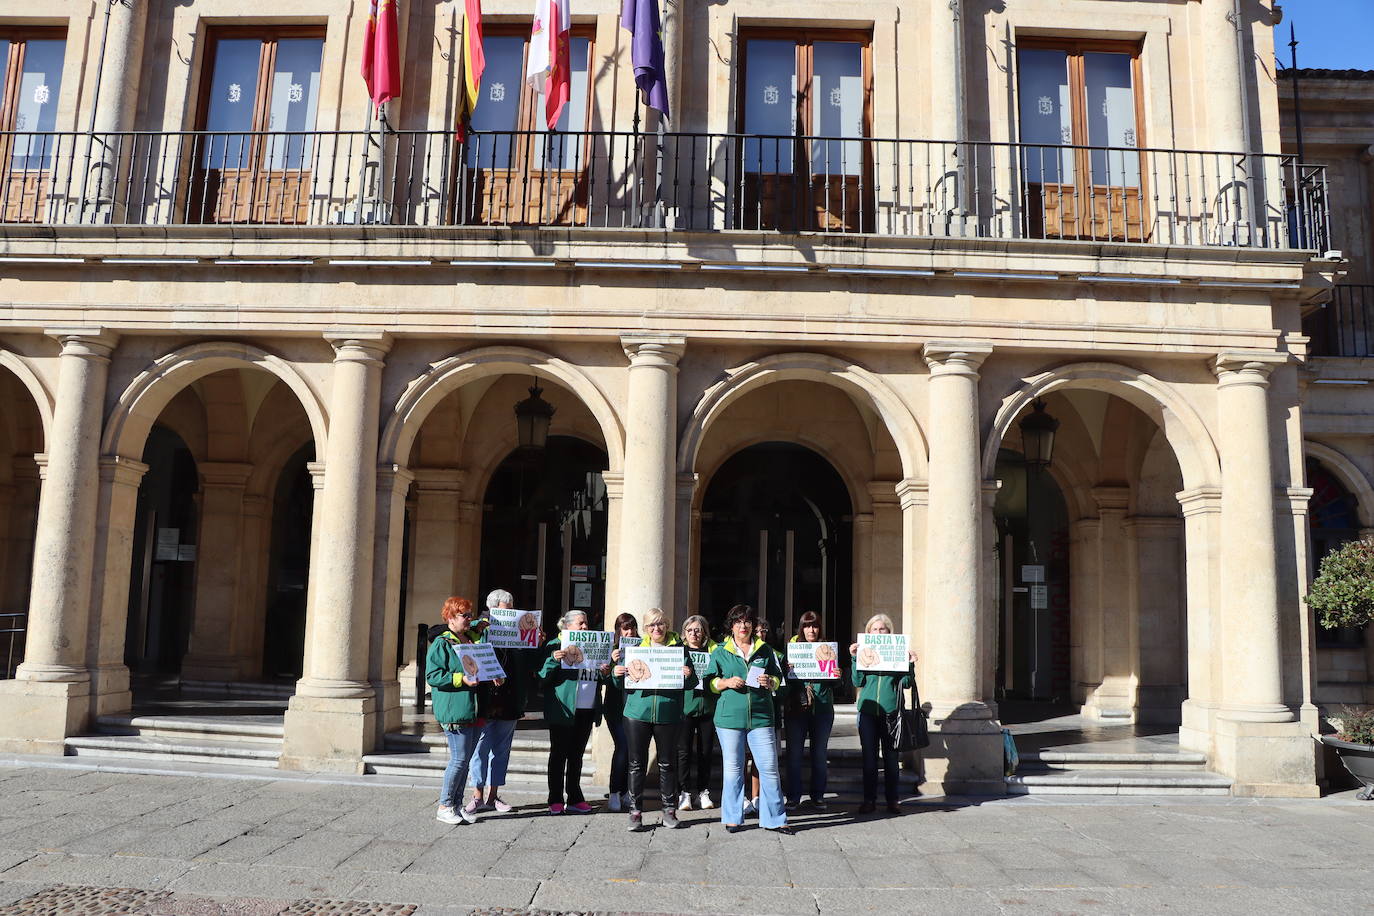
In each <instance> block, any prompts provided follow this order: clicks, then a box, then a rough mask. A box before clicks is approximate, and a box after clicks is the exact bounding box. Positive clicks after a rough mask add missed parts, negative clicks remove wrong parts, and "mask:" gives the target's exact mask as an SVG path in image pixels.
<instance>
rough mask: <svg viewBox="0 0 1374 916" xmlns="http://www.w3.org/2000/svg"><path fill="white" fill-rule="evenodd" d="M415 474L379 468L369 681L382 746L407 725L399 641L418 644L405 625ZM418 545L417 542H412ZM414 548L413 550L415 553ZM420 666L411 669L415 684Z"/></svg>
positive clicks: (397, 466) (385, 466) (397, 467)
mask: <svg viewBox="0 0 1374 916" xmlns="http://www.w3.org/2000/svg"><path fill="white" fill-rule="evenodd" d="M414 479H415V476H414V475H413V474H411V473H410V472H409V471H407V470H406V469H405V468H403V467H401V466H400V465H395V464H392V465H383V466H380V467H378V468H377V523H376V541H375V543H374V545H373V551H372V555H373V567H372V568H373V572H372V632H371V637H370V639H369V640H368V643H369V645H370V646H371V657H370V658H369V661H368V671H367V676H368V680H369V681H370V682H371V683H372V691H373V694H374V695H375V696H376V698H377V711H378V715H377V720H376V728H377V734H376V737H375V739H374V740H375V742H376V744H377V745H380V744H381V742H382V739H383V738H384V737H385V735H386V733H387V732H388V731H393V730H395V729H398V728H400V727H401V721H402V709H401V687H402V684H401V680H400V675H398V674H397V670H396V659H397V649H398V648H399V647H398V645H397V641H398V640H403V641H404V642H403V643H402V645H406V646H414V645H415V634H414V632H413V631H409V630H405V629H403V628H402V627H401V562H402V556H401V553H402V548H403V546H404V543H405V514H406V494H407V493H408V491H409V490H410V484H411V481H413V480H414ZM412 546H413V545H412ZM413 553H414V551H413V550H412V554H413ZM415 672H416V666H415V665H414V664H412V665H411V666H410V670H409V671H408V672H405V674H408V675H409V677H410V680H409V682H408V683H410V684H414V683H415Z"/></svg>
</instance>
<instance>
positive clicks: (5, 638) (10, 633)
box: [0, 611, 29, 680]
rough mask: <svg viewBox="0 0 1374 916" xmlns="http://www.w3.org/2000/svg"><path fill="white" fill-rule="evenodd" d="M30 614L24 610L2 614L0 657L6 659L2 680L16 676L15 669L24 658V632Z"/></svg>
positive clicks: (1, 673)
mask: <svg viewBox="0 0 1374 916" xmlns="http://www.w3.org/2000/svg"><path fill="white" fill-rule="evenodd" d="M28 616H29V615H28V614H27V613H25V612H23V611H12V612H7V613H3V614H0V659H4V661H3V664H4V667H3V668H0V680H8V679H10V678H12V677H14V669H16V668H18V667H19V663H20V662H22V661H23V660H24V633H25V630H26V624H27V622H28Z"/></svg>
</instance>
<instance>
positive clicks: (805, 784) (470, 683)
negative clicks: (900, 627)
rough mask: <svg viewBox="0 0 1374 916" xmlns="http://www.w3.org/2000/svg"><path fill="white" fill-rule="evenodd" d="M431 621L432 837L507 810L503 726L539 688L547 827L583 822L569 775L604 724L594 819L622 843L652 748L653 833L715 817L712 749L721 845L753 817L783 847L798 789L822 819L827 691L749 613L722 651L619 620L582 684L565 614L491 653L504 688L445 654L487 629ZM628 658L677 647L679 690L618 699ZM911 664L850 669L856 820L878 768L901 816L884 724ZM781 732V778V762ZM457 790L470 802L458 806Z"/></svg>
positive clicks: (446, 609) (809, 624)
mask: <svg viewBox="0 0 1374 916" xmlns="http://www.w3.org/2000/svg"><path fill="white" fill-rule="evenodd" d="M513 602H514V599H513V597H512V596H511V594H510V593H509V592H507V591H504V590H499V589H498V590H496V591H493V592H492V593H491V594H490V595H488V596H487V602H486V604H487V608H488V609H489V611H491V610H496V609H509V608H511V607H512V606H513ZM441 614H442V616H443V620H444V624H443V626H442V627H435V628H434V629H433V631H432V632H431V636H432V641H431V643H430V648H429V652H428V655H427V658H426V662H425V679H426V681H427V682H428V684H429V686H430V693H431V697H432V702H433V710H434V716H435V719H436V720H437V721H438V723H439V725H440V727H441V728H442V730H443V733H444V736H445V739H446V741H447V743H448V750H449V760H448V766H447V768H446V769H445V771H444V780H443V786H442V788H441V790H440V794H439V809H438V813H437V814H436V817H437V819H438V820H439V821H441V822H443V823H446V824H461V823H467V824H471V823H474V822H475V821H476V819H477V815H478V813H479V812H482V811H498V812H506V811H510V810H511V805H509V804H508V803H507V802H506V801H505V800H504V799H502V798H501V796H500V790H501V788H502V786H504V785H505V782H506V769H507V765H508V762H509V759H510V752H511V746H512V742H513V739H514V735H515V726H516V722H517V721H518V720H519V719H520V718H521V717H522V716H523V715H524V711H525V705H526V700H527V691H528V690H529V688H530V687H531V686H533V684H534V682H535V680H536V679H537V680H538V681H539V682H540V683H541V684H542V686H543V695H544V710H543V711H544V724H545V726H546V727H547V728H548V734H549V761H548V786H549V796H548V811H549V813H550V814H565V813H568V814H587V813H590V812H591V811H592V810H593V809H592V806H591V805H590V804H589V803H588V801H587V799H586V798H585V796H584V795H583V793H582V786H581V777H582V765H583V758H584V756H585V754H586V750H587V743H588V741H589V740H590V738H591V734H592V730H593V728H594V727H595V726H596V725H597V724H599V723H600V722H602V721H604V722H605V724H606V726H607V728H608V731H609V733H610V736H611V739H612V742H613V745H614V752H613V754H612V760H611V772H610V786H609V788H610V794H609V803H608V807H609V809H610V810H611V811H613V812H624V813H626V814H627V815H628V829H629V830H631V831H638V830H642V829H644V827H645V823H644V814H643V812H644V776H645V770H646V769H647V764H648V761H649V747H650V745H651V744H652V745H653V746H654V748H655V750H656V755H657V759H658V785H659V796H660V798H661V800H662V801H661V807H662V815H661V818H662V820H661V824H662V826H663V827H666V828H670V829H671V828H675V827H678V826H679V825H680V823H681V822H680V821H679V819H678V814H679V812H681V811H689V810H692V809H693V808H698V809H710V808H713V807H715V801H714V800H713V798H712V796H711V779H712V770H713V764H714V760H715V757H716V753H717V748H718V749H719V753H720V759H721V764H722V774H723V778H722V785H721V794H720V810H721V821H722V823H723V824H724V825H725V828H726V830H727V831H729V832H731V833H734V832H736V831H737V830H739V829H741V827H742V826H743V823H744V820H745V818H746V817H747V816H749V815H756V816H757V818H758V823H759V826H761V827H763V828H764V829H766V830H771V831H774V832H777V833H781V834H791V833H792V828H791V827H789V826H788V823H787V812H788V811H791V810H795V809H796V808H798V806H800V805H801V801H802V794H803V788H805V789H806V790H807V793H808V794H807V800H808V804H809V805H810V806H811V807H812V809H813V810H816V811H825V810H826V809H827V804H826V801H825V795H826V783H827V767H828V748H829V740H830V733H831V729H832V726H833V724H834V719H835V696H834V683H835V681H834V680H833V679H821V680H806V679H802V678H799V677H797V676H796V672H794V671H793V670H792V668H791V666H790V665H789V664H788V662H787V657H786V655H785V654H784V653H782V652H780V651H778V650H777V649H775V648H774V647H773V645H772V644H770V643H769V642H768V639H767V637H768V632H767V626H768V625H767V623H766V622H763V621H760V620H759V617H758V615H757V613H756V612H755V611H754V609H753V608H751V607H749V606H748V605H742V604H741V605H736V606H734V607H732V608H731V609H730V610H729V612H728V613H727V614H726V617H725V628H724V632H723V633H722V635H721V640H720V642H716V641H714V640H713V639H712V638H711V634H710V626H709V624H708V622H707V620H706V618H704V617H702V616H700V615H695V614H694V615H692V616H690V617H688V618H687V619H686V620H684V621H683V622H682V627H681V631H680V632H675V631H674V630H673V627H672V621H671V620H670V619H669V616H668V615H667V614H666V613H665V612H664V611H662V610H660V609H658V608H650V609H649V610H647V611H646V612H645V613H644V614H643V615H641V619H639V620H637V619H636V618H635V616H634V615H632V614H621V615H620V616H619V617H618V618H616V620H615V623H614V626H613V627H612V633H613V638H614V641H613V643H612V645H614V646H616V648H613V649H612V651H611V653H610V661H609V662H608V663H603V664H601V665H600V666H598V667H593V668H591V669H590V670H588V669H587V668H585V667H573V666H571V658H575V657H576V656H575V655H574V656H572V657H570V656H569V653H570V652H576V651H577V650H576V649H569V648H568V646H567V645H566V644H565V634H567V633H568V632H571V631H578V630H586V629H587V628H588V618H587V614H586V613H585V612H584V611H578V610H573V611H569V612H568V613H566V614H564V615H563V617H562V618H561V619H560V620H559V621H558V630H559V632H558V633H556V634H554V635H553V637H552V638H551V639H548V640H547V641H545V634H544V633H543V632H542V630H541V631H540V633H539V637H538V640H537V642H536V643H535V645H536V647H538V646H539V645H541V644H542V649H537V650H529V649H514V648H498V649H495V653H496V656H497V660H498V662H499V663H500V666H501V668H502V669H503V670H504V672H505V675H506V676H505V677H496V678H491V679H488V680H481V679H479V678H478V676H477V675H476V674H475V673H474V672H473V671H472V669H471V668H468V667H465V665H464V664H463V661H462V655H461V653H460V652H459V651H456V650H457V647H460V646H463V645H477V644H480V643H481V642H483V641H485V640H486V637H487V629H488V626H487V625H488V624H490V623H491V621H490V619H489V618H483V617H482V615H480V614H479V613H478V612H477V611H476V610H475V609H474V607H473V604H472V602H471V601H469V600H468V599H466V598H459V597H453V598H449V599H448V600H447V601H446V602H445V603H444V606H443V608H442V611H441ZM641 624H642V632H641ZM864 632H865V633H870V634H885V633H892V632H893V624H892V620H891V618H889V617H888V616H887V615H885V614H876V615H874V616H873V617H871V618H870V619H869V620H868V622H867V623H866V624H865V627H864ZM791 640H792V641H793V642H812V643H816V642H822V641H824V633H823V632H822V625H821V619H820V616H819V615H818V614H815V613H814V612H806V613H804V614H802V615H801V617H800V618H799V621H798V624H797V629H796V633H795V634H794V635H792V636H791ZM636 641H637V642H636ZM636 646H638V647H643V648H651V647H680V648H681V649H682V650H683V660H684V663H683V667H682V686H681V687H680V688H679V687H674V688H671V689H649V688H637V687H635V686H633V684H634V683H635V681H636V678H634V677H630V678H629V679H628V680H629V683H628V684H627V675H628V674H630V671H629V668H628V667H627V664H628V663H629V659H628V658H627V655H628V653H627V652H626V651H625V649H629V648H633V647H636ZM622 647H623V648H622ZM859 648H860V647H859V645H858V642H857V641H856V642H855V643H852V644H851V645H850V646H849V655H850V656H851V657H853V656H855V655H857V653H858V652H859ZM691 653H695V654H696V655H697V657H698V658H699V659H700V658H702V657H703V656H704V658H705V659H706V664H705V670H704V671H703V670H701V668H700V666H699V665H693V664H692V663H691ZM565 658H568V659H569V662H570V663H569V664H568V665H565V664H564V661H565ZM916 660H917V657H916V655H915V654H914V653H911V652H908V653H907V658H906V670H905V671H864V670H860V666H859V665H857V664H854V665H851V666H850V679H851V682H852V684H853V686H854V687H855V688H856V690H857V702H856V705H857V710H858V729H859V741H860V748H861V751H862V757H863V802H862V804H861V805H860V806H859V808H858V811H859V813H861V814H866V813H870V812H873V811H875V810H876V808H877V794H878V792H877V790H878V769H879V763H880V761H881V766H882V769H883V771H884V790H885V791H884V797H885V800H886V808H887V811H889V812H890V813H894V814H895V813H898V811H899V810H900V809H899V808H898V778H899V763H898V759H899V755H898V752H897V748H896V746H895V744H894V739H893V736H892V732H891V730H890V729H889V728H888V727H887V722H888V721H889V719H890V717H892V716H894V715H897V710H898V709H899V708H900V706H901V704H902V695H903V693H904V691H906V690H907V689H908V688H910V687H911V686H912V685H913V684H914V682H915V663H916ZM672 664H673V665H675V664H676V662H673V663H672ZM674 677H676V675H674ZM784 729H785V732H786V735H787V759H786V772H785V773H784V772H783V768H782V766H781V764H780V762H779V758H780V756H781V754H780V747H781V740H780V739H781V736H782V734H783V732H784ZM804 768H805V771H806V775H805V778H804V776H803V769H804ZM465 786H466V787H467V788H468V789H470V793H465V792H464V788H465Z"/></svg>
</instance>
